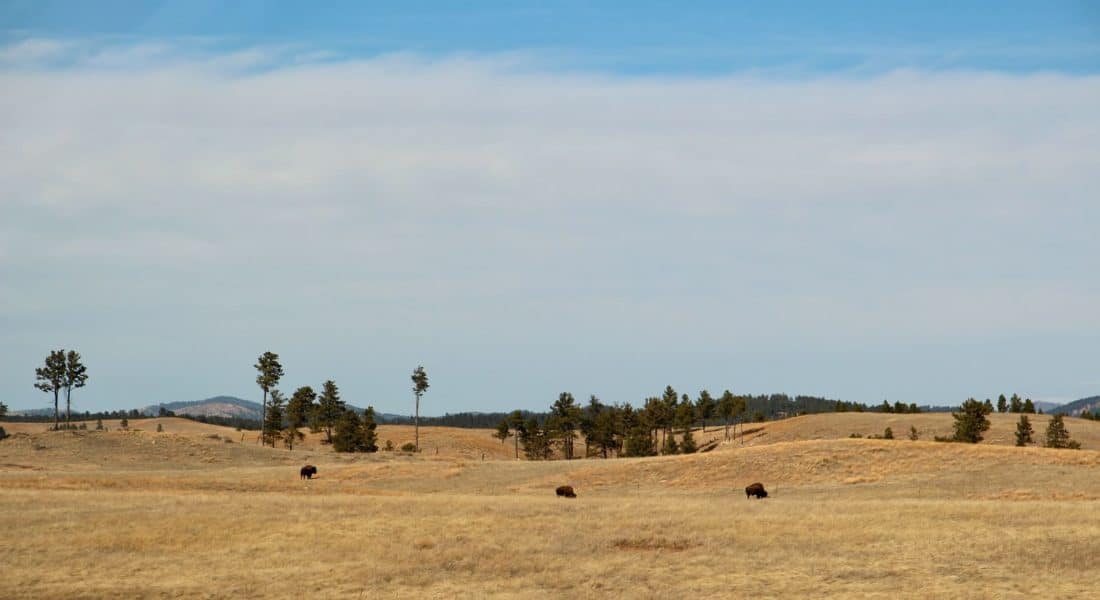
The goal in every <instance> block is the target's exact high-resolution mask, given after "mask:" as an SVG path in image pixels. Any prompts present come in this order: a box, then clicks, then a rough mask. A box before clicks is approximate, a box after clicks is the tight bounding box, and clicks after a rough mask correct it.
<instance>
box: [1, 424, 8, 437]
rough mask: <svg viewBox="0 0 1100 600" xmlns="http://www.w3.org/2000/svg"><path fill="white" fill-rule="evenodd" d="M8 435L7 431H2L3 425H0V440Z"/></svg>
mask: <svg viewBox="0 0 1100 600" xmlns="http://www.w3.org/2000/svg"><path fill="white" fill-rule="evenodd" d="M6 437H8V432H6V431H4V428H3V427H0V440H2V439H4V438H6Z"/></svg>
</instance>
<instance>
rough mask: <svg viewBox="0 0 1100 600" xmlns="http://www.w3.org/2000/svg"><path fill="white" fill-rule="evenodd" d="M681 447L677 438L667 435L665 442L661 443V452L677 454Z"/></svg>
mask: <svg viewBox="0 0 1100 600" xmlns="http://www.w3.org/2000/svg"><path fill="white" fill-rule="evenodd" d="M679 449H680V448H679V446H677V445H676V438H675V437H673V436H671V435H666V436H665V443H664V444H662V445H661V454H676V453H677V452H678V451H679Z"/></svg>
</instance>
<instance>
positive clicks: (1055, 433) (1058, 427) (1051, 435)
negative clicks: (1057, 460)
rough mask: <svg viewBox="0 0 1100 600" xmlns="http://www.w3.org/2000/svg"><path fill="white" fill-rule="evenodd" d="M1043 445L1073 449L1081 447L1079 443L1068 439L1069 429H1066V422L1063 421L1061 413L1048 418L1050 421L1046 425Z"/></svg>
mask: <svg viewBox="0 0 1100 600" xmlns="http://www.w3.org/2000/svg"><path fill="white" fill-rule="evenodd" d="M1044 446H1046V447H1047V448H1071V449H1073V450H1078V449H1080V448H1081V444H1079V443H1078V442H1075V441H1074V440H1071V439H1070V437H1069V431H1068V430H1067V429H1066V424H1065V422H1064V421H1063V418H1062V415H1054V416H1052V417H1051V418H1050V423H1049V424H1048V425H1047V439H1046V443H1045V444H1044Z"/></svg>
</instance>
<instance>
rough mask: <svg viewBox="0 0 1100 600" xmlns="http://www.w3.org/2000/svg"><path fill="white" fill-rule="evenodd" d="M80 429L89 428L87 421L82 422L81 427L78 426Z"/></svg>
mask: <svg viewBox="0 0 1100 600" xmlns="http://www.w3.org/2000/svg"><path fill="white" fill-rule="evenodd" d="M78 429H81V430H85V429H88V424H87V423H81V424H80V427H78Z"/></svg>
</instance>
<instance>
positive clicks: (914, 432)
mask: <svg viewBox="0 0 1100 600" xmlns="http://www.w3.org/2000/svg"><path fill="white" fill-rule="evenodd" d="M909 439H911V440H913V441H914V442H915V441H917V440H919V439H920V434H919V433H917V428H916V427H915V426H913V425H910V426H909Z"/></svg>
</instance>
